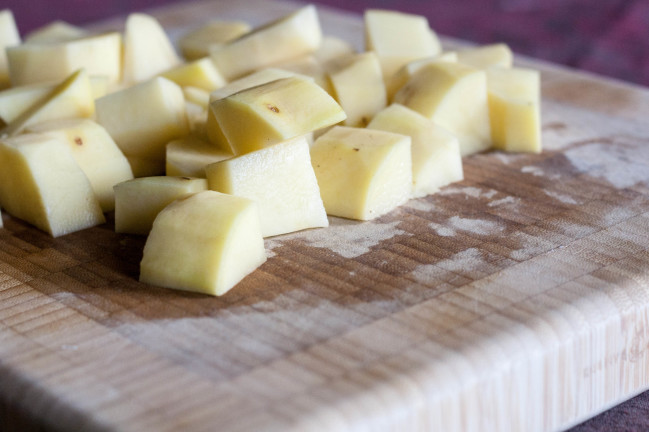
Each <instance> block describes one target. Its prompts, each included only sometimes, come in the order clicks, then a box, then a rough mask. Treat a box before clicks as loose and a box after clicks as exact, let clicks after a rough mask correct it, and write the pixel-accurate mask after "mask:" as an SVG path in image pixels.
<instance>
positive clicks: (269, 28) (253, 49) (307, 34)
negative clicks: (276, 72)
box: [211, 5, 322, 81]
mask: <svg viewBox="0 0 649 432" xmlns="http://www.w3.org/2000/svg"><path fill="white" fill-rule="evenodd" d="M321 40H322V31H321V29H320V21H319V19H318V13H317V11H316V8H315V6H313V5H308V6H304V7H302V8H300V9H298V10H297V11H295V12H293V13H291V14H289V15H287V16H285V17H282V18H280V19H278V20H276V21H273V22H271V23H268V24H266V25H263V26H261V27H257V28H255V29H254V30H252V31H251V32H249V33H246V34H245V35H243V36H241V37H240V38H238V39H235V40H233V41H230V42H228V43H226V44H224V45H222V46H220V47H218V48H216V49H214V50H213V51H212V53H211V58H212V60H213V61H214V64H215V65H216V67H217V69H218V70H219V71H220V72H221V73H222V74H223V76H224V77H225V78H226V79H227V80H228V81H231V80H233V79H235V78H239V77H242V76H244V75H246V74H249V73H251V72H254V71H255V70H257V69H261V68H264V67H268V66H272V65H274V64H276V63H279V62H282V61H285V60H289V59H292V58H295V57H299V56H302V55H306V54H310V53H312V52H314V51H315V50H316V49H318V47H319V45H320V41H321Z"/></svg>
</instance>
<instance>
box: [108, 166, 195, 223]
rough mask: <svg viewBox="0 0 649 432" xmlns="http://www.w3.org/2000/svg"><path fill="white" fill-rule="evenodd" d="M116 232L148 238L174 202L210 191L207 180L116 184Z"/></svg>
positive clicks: (156, 179)
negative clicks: (165, 210)
mask: <svg viewBox="0 0 649 432" xmlns="http://www.w3.org/2000/svg"><path fill="white" fill-rule="evenodd" d="M114 189H115V232H119V233H129V234H141V235H146V234H148V233H149V231H151V226H152V225H153V221H154V219H155V218H156V216H157V215H158V213H159V212H160V211H161V210H162V209H163V208H165V207H166V206H167V205H168V204H170V203H171V202H172V201H174V200H176V199H178V198H180V197H182V196H185V195H187V194H191V193H196V192H201V191H204V190H207V180H205V179H204V178H190V177H171V176H153V177H140V178H136V179H133V180H128V181H125V182H122V183H119V184H116V185H115V188H114Z"/></svg>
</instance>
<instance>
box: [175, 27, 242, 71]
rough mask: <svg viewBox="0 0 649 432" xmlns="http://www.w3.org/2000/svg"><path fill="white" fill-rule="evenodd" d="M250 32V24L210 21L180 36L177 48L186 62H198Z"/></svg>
mask: <svg viewBox="0 0 649 432" xmlns="http://www.w3.org/2000/svg"><path fill="white" fill-rule="evenodd" d="M250 30H251V27H250V24H248V23H246V22H243V21H210V22H208V23H207V24H204V25H203V26H201V27H199V28H197V29H194V30H191V31H189V32H187V33H185V34H184V35H182V36H181V37H180V39H179V40H178V46H179V47H180V51H181V53H182V55H183V56H184V57H185V58H186V59H187V60H190V61H191V60H198V59H200V58H203V57H207V56H209V55H210V53H211V52H212V51H214V50H215V49H217V48H218V47H220V46H221V45H223V44H224V43H226V42H230V41H232V40H234V39H237V38H238V37H240V36H243V35H244V34H246V33H248V32H249V31H250Z"/></svg>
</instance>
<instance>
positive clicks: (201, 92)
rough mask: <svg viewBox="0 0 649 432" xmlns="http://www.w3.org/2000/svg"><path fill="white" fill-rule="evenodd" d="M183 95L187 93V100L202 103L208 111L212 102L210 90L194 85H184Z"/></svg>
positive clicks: (197, 103)
mask: <svg viewBox="0 0 649 432" xmlns="http://www.w3.org/2000/svg"><path fill="white" fill-rule="evenodd" d="M183 95H185V100H186V101H187V102H191V103H195V104H196V105H200V106H201V107H202V108H203V109H204V110H206V111H207V107H208V105H209V104H210V92H209V91H207V90H205V89H202V88H199V87H193V86H184V87H183Z"/></svg>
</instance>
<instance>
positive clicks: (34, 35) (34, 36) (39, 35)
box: [25, 20, 86, 43]
mask: <svg viewBox="0 0 649 432" xmlns="http://www.w3.org/2000/svg"><path fill="white" fill-rule="evenodd" d="M84 36H86V31H85V30H84V29H82V28H81V27H77V26H75V25H72V24H69V23H67V22H65V21H58V20H57V21H53V22H51V23H49V24H47V25H45V26H43V27H40V28H37V29H36V30H34V31H31V32H30V33H29V34H27V36H25V43H57V42H67V41H70V40H72V39H79V38H82V37H84Z"/></svg>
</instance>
